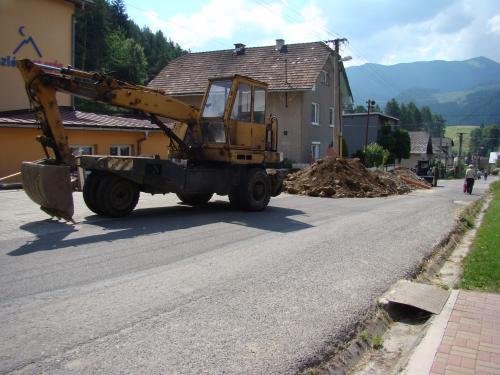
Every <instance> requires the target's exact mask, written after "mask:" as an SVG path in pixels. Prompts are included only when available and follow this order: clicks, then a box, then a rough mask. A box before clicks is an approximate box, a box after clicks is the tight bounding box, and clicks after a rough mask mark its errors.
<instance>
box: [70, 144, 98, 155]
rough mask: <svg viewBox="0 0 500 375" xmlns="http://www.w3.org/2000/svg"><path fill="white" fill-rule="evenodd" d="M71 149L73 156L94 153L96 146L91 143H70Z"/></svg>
mask: <svg viewBox="0 0 500 375" xmlns="http://www.w3.org/2000/svg"><path fill="white" fill-rule="evenodd" d="M69 151H70V152H71V153H72V154H73V156H80V155H92V154H93V153H94V147H92V146H90V145H70V146H69Z"/></svg>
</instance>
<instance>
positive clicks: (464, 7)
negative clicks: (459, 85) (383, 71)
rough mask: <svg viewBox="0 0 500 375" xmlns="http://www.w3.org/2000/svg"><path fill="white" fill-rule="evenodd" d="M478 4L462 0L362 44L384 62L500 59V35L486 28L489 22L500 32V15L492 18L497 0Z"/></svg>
mask: <svg viewBox="0 0 500 375" xmlns="http://www.w3.org/2000/svg"><path fill="white" fill-rule="evenodd" d="M476 4H477V3H475V2H473V0H461V1H459V2H456V3H453V4H452V5H450V6H449V7H447V8H445V9H443V10H442V11H441V12H439V13H437V14H436V15H435V16H434V17H433V18H431V19H428V20H424V21H421V22H415V23H408V24H405V25H398V26H393V27H390V28H387V29H385V30H381V31H379V32H377V33H375V34H374V35H372V36H371V37H370V38H368V39H367V40H366V41H363V42H362V44H361V45H362V46H364V47H365V48H366V49H367V50H368V49H370V50H371V51H370V52H369V53H370V60H372V61H376V62H380V63H382V64H395V63H400V62H410V61H422V60H463V59H468V58H472V57H477V56H481V55H482V56H487V57H490V58H493V59H496V60H500V38H498V36H496V37H495V36H494V35H492V34H489V33H488V30H486V28H487V27H486V25H489V28H490V30H491V31H493V30H497V29H496V26H497V25H498V26H499V31H500V16H499V17H498V18H496V17H497V16H495V17H493V18H491V19H490V17H491V14H492V13H491V11H492V9H494V8H495V6H496V5H495V0H485V1H484V2H483V3H482V6H481V7H478V6H476ZM493 14H495V12H493ZM488 20H489V21H488ZM497 22H498V24H497Z"/></svg>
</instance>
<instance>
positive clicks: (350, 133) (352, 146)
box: [342, 112, 399, 155]
mask: <svg viewBox="0 0 500 375" xmlns="http://www.w3.org/2000/svg"><path fill="white" fill-rule="evenodd" d="M342 119H343V120H342V128H343V131H342V134H343V136H344V139H345V142H346V145H347V150H348V152H349V155H352V154H354V153H355V152H356V151H359V150H363V149H364V147H365V141H366V139H367V138H368V142H367V144H370V143H374V142H378V140H379V139H380V134H381V129H382V126H384V125H386V124H387V125H390V126H391V128H392V130H394V128H395V127H396V126H398V124H399V119H397V118H396V117H392V116H388V115H386V114H383V113H380V112H373V113H370V116H368V113H349V114H345V115H343V116H342Z"/></svg>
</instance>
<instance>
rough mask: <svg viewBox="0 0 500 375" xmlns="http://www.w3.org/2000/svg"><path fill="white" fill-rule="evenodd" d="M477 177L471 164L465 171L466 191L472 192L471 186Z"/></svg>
mask: <svg viewBox="0 0 500 375" xmlns="http://www.w3.org/2000/svg"><path fill="white" fill-rule="evenodd" d="M476 179H477V173H476V170H475V169H474V166H473V165H472V164H470V165H469V168H467V170H466V171H465V181H466V182H467V193H469V194H472V188H473V187H474V181H475V180H476Z"/></svg>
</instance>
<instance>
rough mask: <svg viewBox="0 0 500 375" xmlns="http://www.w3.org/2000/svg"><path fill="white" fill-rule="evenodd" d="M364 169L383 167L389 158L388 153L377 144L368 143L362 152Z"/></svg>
mask: <svg viewBox="0 0 500 375" xmlns="http://www.w3.org/2000/svg"><path fill="white" fill-rule="evenodd" d="M363 154H364V156H363V160H364V164H365V166H366V167H368V168H370V167H383V166H384V165H385V163H386V162H387V159H388V158H389V151H387V150H386V149H385V148H383V147H382V146H380V145H379V144H377V143H370V144H369V145H368V146H367V147H366V150H365V151H364V152H363Z"/></svg>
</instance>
